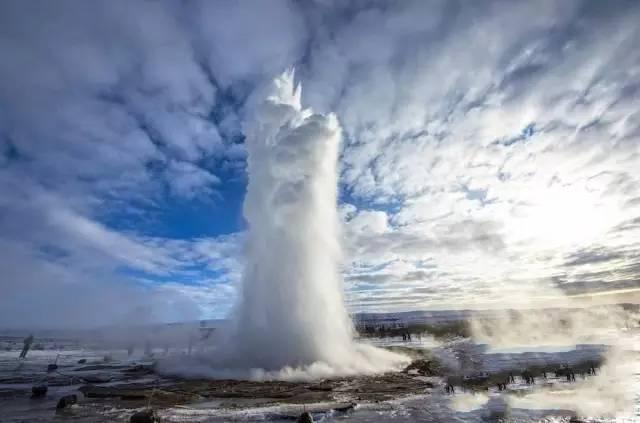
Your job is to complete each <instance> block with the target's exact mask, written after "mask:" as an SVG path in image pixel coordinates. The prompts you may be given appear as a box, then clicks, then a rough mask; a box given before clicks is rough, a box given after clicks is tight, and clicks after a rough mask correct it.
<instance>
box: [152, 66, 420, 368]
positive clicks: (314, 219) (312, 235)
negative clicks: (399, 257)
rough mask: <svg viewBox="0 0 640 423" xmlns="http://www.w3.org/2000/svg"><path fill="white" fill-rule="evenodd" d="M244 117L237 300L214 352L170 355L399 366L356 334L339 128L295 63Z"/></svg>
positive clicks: (218, 363) (209, 362)
mask: <svg viewBox="0 0 640 423" xmlns="http://www.w3.org/2000/svg"><path fill="white" fill-rule="evenodd" d="M265 91H266V92H265V95H264V97H263V100H262V101H258V102H257V103H256V104H255V106H254V107H252V112H251V113H250V114H249V117H248V119H247V121H246V123H245V127H244V132H245V135H246V147H247V150H248V174H249V184H248V188H247V194H246V198H245V203H244V215H245V218H246V220H247V222H248V224H249V229H248V234H247V245H246V267H245V273H244V276H243V280H242V287H241V292H240V296H239V298H240V299H239V301H238V303H237V304H236V307H235V310H234V313H233V316H232V321H231V327H229V328H227V330H226V332H225V335H224V337H225V340H224V341H223V342H222V343H221V344H222V345H221V347H220V348H219V350H218V351H217V352H216V354H214V356H213V357H199V358H196V359H192V360H187V361H185V360H184V359H181V360H180V361H179V362H176V361H172V362H165V363H162V364H161V366H160V369H161V371H164V372H166V373H171V374H178V375H181V376H184V377H190V376H191V377H213V378H242V379H244V378H248V379H258V380H260V379H287V380H305V379H314V378H326V377H338V376H346V375H357V374H372V373H379V372H385V371H393V370H398V369H399V368H402V367H403V366H404V365H406V364H407V363H408V361H409V359H408V358H407V357H405V356H403V355H400V354H396V353H392V352H390V351H387V350H383V349H379V348H375V347H373V346H370V345H364V344H359V343H357V342H355V341H354V339H353V333H354V331H353V325H352V322H351V319H350V317H349V315H348V313H347V310H346V308H345V305H344V298H343V290H342V278H341V276H340V271H339V268H340V262H341V248H340V221H339V217H338V211H337V194H338V193H337V186H338V169H337V161H338V151H339V146H340V139H341V129H340V125H339V123H338V120H337V119H336V117H335V116H334V115H333V114H329V115H319V114H314V113H313V112H312V111H311V110H309V109H303V108H302V105H301V89H300V86H299V85H298V86H297V85H296V84H295V82H294V75H293V71H288V72H285V73H284V74H282V75H281V76H279V77H278V78H276V79H275V80H274V81H273V82H272V83H271V84H270V86H269V87H268V88H266V89H265Z"/></svg>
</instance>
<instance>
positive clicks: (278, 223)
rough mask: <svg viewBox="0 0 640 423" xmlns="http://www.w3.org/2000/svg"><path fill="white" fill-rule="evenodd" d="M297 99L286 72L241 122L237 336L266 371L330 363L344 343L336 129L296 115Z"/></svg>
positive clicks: (347, 337) (326, 121) (325, 120)
mask: <svg viewBox="0 0 640 423" xmlns="http://www.w3.org/2000/svg"><path fill="white" fill-rule="evenodd" d="M300 95H301V90H300V87H299V86H298V87H296V86H295V84H294V76H293V72H292V71H289V72H286V73H285V74H283V75H281V76H280V77H279V78H277V79H276V80H275V81H273V83H272V84H271V87H270V89H269V90H268V93H267V95H266V100H264V101H263V102H262V103H261V104H258V105H256V107H255V108H254V110H253V113H252V115H251V116H250V118H249V119H248V121H247V122H246V125H245V134H246V147H247V150H248V153H249V155H248V175H249V185H248V188H247V194H246V198H245V203H244V215H245V218H246V219H247V222H248V225H249V228H248V238H247V246H246V254H247V263H246V269H245V274H244V278H243V282H242V292H241V296H240V302H239V304H238V309H237V315H236V319H237V321H236V324H237V328H238V329H239V331H238V332H237V335H236V339H237V342H238V344H237V347H238V348H240V350H239V351H238V353H240V354H241V355H242V357H243V358H244V359H246V360H247V362H248V363H250V364H251V366H254V367H260V368H264V369H280V368H282V367H285V366H294V367H296V366H302V365H307V364H310V363H314V362H317V361H321V362H325V363H333V362H335V361H336V360H339V358H340V357H345V356H348V355H349V354H350V346H351V342H352V341H351V339H352V330H351V323H350V320H349V316H348V314H347V312H346V310H345V306H344V301H343V294H342V286H341V279H340V275H339V263H340V258H341V254H340V244H339V233H338V230H339V221H338V213H337V184H338V181H337V159H338V148H339V144H340V136H341V133H340V126H339V124H338V121H337V119H336V117H335V116H334V115H326V116H324V115H318V114H313V113H312V112H311V111H310V110H304V109H303V108H302V106H301V102H300V101H301V98H300Z"/></svg>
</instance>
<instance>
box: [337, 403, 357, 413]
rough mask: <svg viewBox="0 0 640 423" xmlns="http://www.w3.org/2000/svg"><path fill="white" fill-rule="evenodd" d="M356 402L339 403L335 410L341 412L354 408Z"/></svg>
mask: <svg viewBox="0 0 640 423" xmlns="http://www.w3.org/2000/svg"><path fill="white" fill-rule="evenodd" d="M356 405H358V404H356V403H355V402H351V403H347V404H338V405H336V406H335V407H334V408H333V409H334V410H335V411H338V412H340V413H346V412H347V411H350V410H353V409H354V408H356Z"/></svg>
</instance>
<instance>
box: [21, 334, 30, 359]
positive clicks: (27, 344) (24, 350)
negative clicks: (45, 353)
mask: <svg viewBox="0 0 640 423" xmlns="http://www.w3.org/2000/svg"><path fill="white" fill-rule="evenodd" d="M23 342H24V346H23V347H22V352H21V353H20V358H26V357H27V353H28V352H29V348H31V344H33V335H32V334H30V335H29V336H27V337H26V338H24V341H23Z"/></svg>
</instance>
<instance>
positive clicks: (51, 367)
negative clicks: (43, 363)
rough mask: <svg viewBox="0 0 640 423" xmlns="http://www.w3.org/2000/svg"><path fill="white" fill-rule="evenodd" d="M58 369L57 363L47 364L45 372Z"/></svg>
mask: <svg viewBox="0 0 640 423" xmlns="http://www.w3.org/2000/svg"><path fill="white" fill-rule="evenodd" d="M56 370H58V365H57V364H49V365H48V366H47V372H53V371H56Z"/></svg>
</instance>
